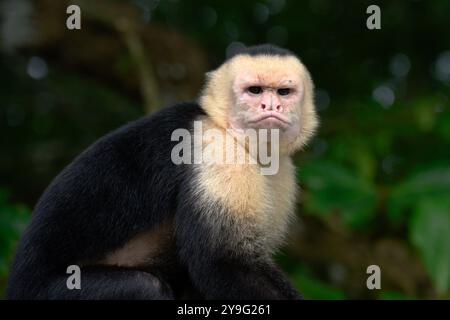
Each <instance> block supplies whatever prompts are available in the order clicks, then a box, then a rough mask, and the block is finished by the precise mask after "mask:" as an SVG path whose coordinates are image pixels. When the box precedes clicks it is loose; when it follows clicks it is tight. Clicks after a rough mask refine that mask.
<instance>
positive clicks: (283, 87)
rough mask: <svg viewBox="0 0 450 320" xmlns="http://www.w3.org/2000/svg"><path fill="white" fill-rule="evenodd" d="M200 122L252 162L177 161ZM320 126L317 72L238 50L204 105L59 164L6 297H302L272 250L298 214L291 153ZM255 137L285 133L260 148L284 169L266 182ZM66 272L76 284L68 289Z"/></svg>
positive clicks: (159, 116) (152, 120)
mask: <svg viewBox="0 0 450 320" xmlns="http://www.w3.org/2000/svg"><path fill="white" fill-rule="evenodd" d="M195 121H201V123H202V126H203V128H204V129H207V128H208V129H214V130H215V131H216V132H220V133H221V134H223V135H224V136H227V137H231V141H232V143H233V144H234V146H237V145H239V146H241V147H244V150H245V152H246V153H247V154H246V155H247V156H249V157H252V159H254V160H255V161H254V162H253V163H247V162H246V163H235V164H233V163H232V164H228V163H217V162H214V163H203V162H202V163H192V164H188V163H182V164H176V163H174V161H173V159H172V156H173V154H172V152H173V149H174V148H175V146H176V145H177V143H179V141H174V139H173V132H174V131H175V130H177V129H182V130H184V131H187V132H191V133H192V132H194V130H193V126H194V125H193V124H194V122H195ZM317 124H318V121H317V118H316V112H315V108H314V102H313V83H312V80H311V77H310V75H309V72H308V71H307V69H306V68H305V66H304V65H303V64H302V63H301V62H300V60H299V59H298V58H297V57H296V56H295V55H294V54H293V53H291V52H290V51H288V50H286V49H282V48H278V47H275V46H271V45H260V46H254V47H246V48H243V49H241V50H240V51H239V52H236V53H235V54H233V55H232V56H231V57H229V58H228V59H227V61H225V63H224V64H223V65H221V66H220V67H219V68H218V69H216V70H215V71H212V72H210V73H208V74H207V80H206V84H205V87H204V89H203V92H202V93H201V95H200V98H199V99H198V103H181V104H177V105H175V106H172V107H167V108H164V109H162V110H160V111H158V112H156V113H155V114H153V115H151V116H148V117H144V118H142V119H139V120H137V121H135V122H131V123H129V124H127V125H125V126H123V127H121V128H119V129H117V130H115V131H113V132H111V133H109V134H107V135H106V136H104V137H102V138H101V139H99V140H98V141H97V142H95V143H94V144H93V145H91V146H90V147H89V148H87V149H86V150H85V151H84V152H83V153H81V154H80V155H79V156H78V157H77V158H76V159H75V160H74V161H73V162H72V163H70V164H69V165H68V166H67V167H66V168H65V169H63V171H62V172H61V173H60V174H59V175H58V176H57V177H56V178H55V179H54V180H53V182H52V183H51V184H50V186H49V187H48V188H47V189H46V190H45V192H44V194H43V195H42V197H41V198H40V200H39V201H38V203H37V205H36V207H35V208H34V211H33V214H32V218H31V222H30V224H29V226H28V228H27V230H26V231H25V233H24V235H23V238H22V240H21V242H20V243H19V245H18V249H17V254H16V257H15V260H14V262H13V264H12V268H11V273H10V276H9V281H8V287H7V298H9V299H191V298H195V299H300V298H301V296H300V294H299V293H298V292H297V290H296V289H295V288H294V287H293V285H292V284H291V283H290V282H289V281H288V280H287V279H286V277H285V275H284V274H283V273H282V271H281V270H280V269H279V268H278V267H277V266H276V265H275V263H274V262H273V260H272V255H273V253H274V252H275V251H276V250H277V248H279V247H280V245H281V244H282V242H283V239H284V238H285V235H286V232H287V227H288V222H289V221H290V220H291V218H292V217H293V216H294V207H295V199H296V194H297V186H296V175H295V167H294V166H293V164H292V161H291V158H290V156H291V155H292V154H293V153H294V152H295V151H297V150H299V149H301V148H302V147H303V146H304V145H305V144H306V143H307V141H308V140H309V139H310V138H311V137H312V135H313V134H314V131H315V129H316V127H317ZM249 129H250V130H256V131H258V132H259V131H261V132H262V131H263V130H269V131H270V130H278V132H279V139H278V141H273V140H272V139H271V138H267V139H266V140H264V139H262V140H261V141H265V143H267V144H270V145H272V147H273V145H275V146H276V147H277V148H278V149H277V152H278V153H279V159H278V161H279V168H278V170H277V172H276V173H275V174H270V175H264V174H261V171H260V169H261V168H262V167H263V165H262V164H261V163H260V162H259V160H258V159H257V158H258V156H256V158H255V156H254V155H252V154H250V151H249V150H250V149H249V148H248V140H245V141H244V142H243V140H242V139H239V135H240V133H239V132H242V130H249ZM233 132H235V133H233ZM267 132H268V131H267ZM262 136H263V137H264V134H263V135H262ZM197 138H199V137H196V136H194V137H193V140H195V139H197ZM200 138H201V139H203V138H202V137H200ZM200 141H202V140H200ZM200 145H201V146H203V144H200ZM219 147H221V146H219ZM197 149H198V146H197ZM184 152H187V151H186V150H184V151H183V156H187V155H189V153H186V154H184ZM71 265H77V266H79V267H80V270H81V272H80V274H81V277H80V280H81V281H80V288H73V287H70V286H68V285H67V282H68V278H69V277H70V276H71V274H70V273H67V270H68V267H69V266H71Z"/></svg>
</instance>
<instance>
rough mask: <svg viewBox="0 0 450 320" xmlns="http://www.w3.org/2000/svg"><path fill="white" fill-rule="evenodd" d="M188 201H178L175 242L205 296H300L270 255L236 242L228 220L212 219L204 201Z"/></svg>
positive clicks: (224, 297) (249, 297) (292, 297)
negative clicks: (264, 255) (200, 202)
mask: <svg viewBox="0 0 450 320" xmlns="http://www.w3.org/2000/svg"><path fill="white" fill-rule="evenodd" d="M191 202H192V199H191V200H189V201H184V202H181V203H180V205H179V208H178V211H177V216H176V219H175V221H176V237H177V245H178V249H179V255H180V258H181V260H182V262H183V263H184V264H185V265H186V266H187V267H188V271H189V274H190V276H191V280H192V281H193V283H194V285H195V286H196V287H197V289H198V290H199V291H200V292H201V293H202V295H203V296H204V297H205V298H206V299H227V300H228V299H230V300H231V299H300V298H301V297H300V295H299V293H298V292H297V291H296V290H295V289H294V288H293V286H292V285H291V284H290V283H289V281H288V280H287V279H286V278H285V276H284V275H283V273H282V272H281V271H280V270H279V269H278V267H276V266H275V265H274V264H273V263H272V261H270V259H269V258H265V257H263V256H262V255H260V254H258V250H256V249H255V248H248V249H247V248H245V244H243V243H239V242H238V243H236V242H235V240H236V239H234V236H235V235H234V234H233V228H234V227H233V226H231V225H230V221H227V220H226V219H225V220H222V219H214V217H212V216H211V208H208V206H207V205H202V206H200V205H199V204H198V202H197V203H195V204H194V203H191ZM216 209H217V207H216ZM219 210H220V209H219ZM250 247H251V246H250ZM254 249H255V250H254Z"/></svg>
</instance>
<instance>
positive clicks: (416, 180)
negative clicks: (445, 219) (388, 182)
mask: <svg viewBox="0 0 450 320" xmlns="http://www.w3.org/2000/svg"><path fill="white" fill-rule="evenodd" d="M436 196H442V197H449V196H450V168H449V167H440V168H434V169H429V170H427V171H424V172H420V173H418V174H415V175H413V176H412V177H410V178H409V179H407V180H406V181H405V182H403V183H401V184H399V185H398V186H396V187H395V188H394V189H393V190H392V192H391V193H390V195H389V199H388V216H389V218H390V219H391V220H392V221H395V222H399V221H401V219H402V218H403V217H404V215H405V214H406V212H407V209H412V208H414V207H415V206H416V205H417V203H419V202H420V201H422V200H426V199H429V198H434V197H436Z"/></svg>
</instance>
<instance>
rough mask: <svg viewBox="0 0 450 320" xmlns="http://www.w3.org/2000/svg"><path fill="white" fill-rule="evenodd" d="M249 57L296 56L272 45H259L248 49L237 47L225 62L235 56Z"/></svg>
mask: <svg viewBox="0 0 450 320" xmlns="http://www.w3.org/2000/svg"><path fill="white" fill-rule="evenodd" d="M245 54H246V55H250V56H252V57H255V56H261V55H266V56H281V57H286V56H293V57H296V55H295V54H294V53H293V52H292V51H290V50H288V49H284V48H280V47H277V46H275V45H273V44H260V45H257V46H250V47H245V46H243V47H237V48H236V50H233V51H232V52H231V53H230V54H229V55H228V57H227V60H230V59H232V58H234V57H235V56H238V55H245Z"/></svg>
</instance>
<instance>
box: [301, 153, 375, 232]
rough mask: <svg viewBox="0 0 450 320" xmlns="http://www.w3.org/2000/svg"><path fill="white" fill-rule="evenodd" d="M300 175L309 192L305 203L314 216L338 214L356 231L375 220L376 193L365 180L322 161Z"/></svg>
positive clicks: (304, 168)
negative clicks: (334, 212)
mask: <svg viewBox="0 0 450 320" xmlns="http://www.w3.org/2000/svg"><path fill="white" fill-rule="evenodd" d="M298 175H299V179H300V182H301V183H302V184H304V185H306V188H307V190H308V199H307V200H306V201H305V202H304V203H305V206H306V207H307V209H308V211H310V212H311V213H317V214H321V215H327V214H330V213H331V212H333V211H337V213H338V214H339V215H340V216H341V217H342V219H343V221H344V222H345V223H347V224H348V225H350V226H352V227H354V228H358V227H363V226H367V225H368V224H369V222H370V221H371V220H372V219H373V217H374V214H375V206H376V193H375V189H374V187H373V185H371V184H370V183H369V182H367V181H365V180H364V179H363V178H361V177H359V176H357V175H355V174H354V173H352V172H351V171H349V170H347V169H345V168H344V167H341V166H339V165H337V164H335V163H328V162H320V161H315V162H311V163H307V164H304V165H303V166H302V167H301V169H300V170H299V174H298Z"/></svg>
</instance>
